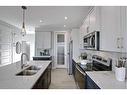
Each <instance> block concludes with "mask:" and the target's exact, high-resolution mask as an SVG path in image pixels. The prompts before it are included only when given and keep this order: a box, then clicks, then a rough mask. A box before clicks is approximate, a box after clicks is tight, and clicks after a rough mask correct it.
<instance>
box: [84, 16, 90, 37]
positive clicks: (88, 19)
mask: <svg viewBox="0 0 127 95" xmlns="http://www.w3.org/2000/svg"><path fill="white" fill-rule="evenodd" d="M84 28H85V33H86V34H88V33H90V17H89V15H88V16H87V18H86V20H85V24H84Z"/></svg>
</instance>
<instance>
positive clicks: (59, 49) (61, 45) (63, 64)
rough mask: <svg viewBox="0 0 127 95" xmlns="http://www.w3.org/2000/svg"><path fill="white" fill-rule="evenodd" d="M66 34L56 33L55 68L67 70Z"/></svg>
mask: <svg viewBox="0 0 127 95" xmlns="http://www.w3.org/2000/svg"><path fill="white" fill-rule="evenodd" d="M66 51H67V50H66V32H56V33H55V56H56V58H55V68H67V61H66V59H67V58H66V55H67V53H66Z"/></svg>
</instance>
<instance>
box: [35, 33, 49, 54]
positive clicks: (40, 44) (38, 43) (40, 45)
mask: <svg viewBox="0 0 127 95" xmlns="http://www.w3.org/2000/svg"><path fill="white" fill-rule="evenodd" d="M50 48H51V32H35V54H36V55H39V53H40V52H41V51H42V50H44V49H50Z"/></svg>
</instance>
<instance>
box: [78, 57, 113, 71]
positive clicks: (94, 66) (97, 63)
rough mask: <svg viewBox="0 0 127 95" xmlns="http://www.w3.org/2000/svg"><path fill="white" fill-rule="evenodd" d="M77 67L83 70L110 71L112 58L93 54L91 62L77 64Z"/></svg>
mask: <svg viewBox="0 0 127 95" xmlns="http://www.w3.org/2000/svg"><path fill="white" fill-rule="evenodd" d="M79 67H81V68H82V69H83V70H84V71H111V70H112V59H110V58H107V59H106V58H103V57H101V56H98V55H93V56H92V62H91V63H87V64H86V65H82V64H79Z"/></svg>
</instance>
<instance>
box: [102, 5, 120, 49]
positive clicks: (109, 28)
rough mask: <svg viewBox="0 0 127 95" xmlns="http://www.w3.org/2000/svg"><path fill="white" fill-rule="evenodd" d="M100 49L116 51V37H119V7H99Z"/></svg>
mask: <svg viewBox="0 0 127 95" xmlns="http://www.w3.org/2000/svg"><path fill="white" fill-rule="evenodd" d="M100 10H101V11H100V12H101V32H100V33H101V36H100V39H101V40H100V49H101V50H106V51H118V49H117V37H118V35H120V31H121V27H120V26H121V24H120V23H121V22H120V14H121V13H120V7H109V6H108V7H101V9H100Z"/></svg>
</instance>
